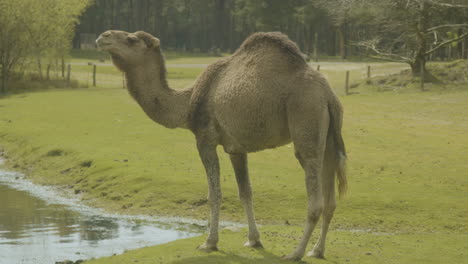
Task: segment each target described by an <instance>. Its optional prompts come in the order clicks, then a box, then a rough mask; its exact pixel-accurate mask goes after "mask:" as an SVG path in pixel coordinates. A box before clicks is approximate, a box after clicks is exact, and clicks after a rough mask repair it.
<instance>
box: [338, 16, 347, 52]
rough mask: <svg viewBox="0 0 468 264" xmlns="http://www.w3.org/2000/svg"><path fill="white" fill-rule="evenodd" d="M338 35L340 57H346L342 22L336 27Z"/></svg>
mask: <svg viewBox="0 0 468 264" xmlns="http://www.w3.org/2000/svg"><path fill="white" fill-rule="evenodd" d="M338 37H339V38H340V39H339V41H340V57H341V59H343V60H344V59H346V39H345V38H346V37H345V31H344V24H343V25H340V26H339V27H338Z"/></svg>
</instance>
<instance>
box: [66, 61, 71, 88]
mask: <svg viewBox="0 0 468 264" xmlns="http://www.w3.org/2000/svg"><path fill="white" fill-rule="evenodd" d="M70 74H71V65H70V64H68V66H67V87H70Z"/></svg>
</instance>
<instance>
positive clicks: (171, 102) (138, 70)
mask: <svg viewBox="0 0 468 264" xmlns="http://www.w3.org/2000/svg"><path fill="white" fill-rule="evenodd" d="M125 77H126V79H127V88H128V90H129V92H130V94H131V95H132V97H133V98H134V99H135V100H136V101H137V102H138V104H139V105H140V106H141V108H142V109H143V111H144V112H145V113H146V114H147V115H148V117H149V118H151V119H152V120H153V121H155V122H156V123H159V124H160V125H162V126H165V127H167V128H179V127H180V128H188V122H187V118H188V112H189V101H190V96H191V90H190V89H185V90H173V89H171V88H170V87H169V85H168V83H167V80H166V69H165V65H164V59H163V58H162V56H161V55H160V54H153V55H152V56H148V59H147V61H146V62H145V63H142V64H140V65H138V66H135V67H131V68H130V69H128V70H127V71H126V72H125Z"/></svg>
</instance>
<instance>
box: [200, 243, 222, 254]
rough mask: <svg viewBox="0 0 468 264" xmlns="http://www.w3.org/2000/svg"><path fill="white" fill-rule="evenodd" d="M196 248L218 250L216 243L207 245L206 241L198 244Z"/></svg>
mask: <svg viewBox="0 0 468 264" xmlns="http://www.w3.org/2000/svg"><path fill="white" fill-rule="evenodd" d="M197 249H198V250H201V251H205V252H212V251H218V247H217V246H216V245H209V244H207V243H203V244H202V245H200V246H198V247H197Z"/></svg>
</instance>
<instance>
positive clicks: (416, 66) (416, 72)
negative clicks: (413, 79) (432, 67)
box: [410, 54, 427, 76]
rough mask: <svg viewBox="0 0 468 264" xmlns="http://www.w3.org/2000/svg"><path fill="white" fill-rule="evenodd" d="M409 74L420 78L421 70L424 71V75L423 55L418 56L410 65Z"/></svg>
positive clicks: (424, 59) (424, 60) (424, 62)
mask: <svg viewBox="0 0 468 264" xmlns="http://www.w3.org/2000/svg"><path fill="white" fill-rule="evenodd" d="M410 66H411V73H412V74H413V76H421V69H424V73H426V72H427V71H426V57H425V56H424V55H421V54H418V55H417V56H416V57H415V59H414V61H413V62H412V63H410Z"/></svg>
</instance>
